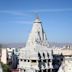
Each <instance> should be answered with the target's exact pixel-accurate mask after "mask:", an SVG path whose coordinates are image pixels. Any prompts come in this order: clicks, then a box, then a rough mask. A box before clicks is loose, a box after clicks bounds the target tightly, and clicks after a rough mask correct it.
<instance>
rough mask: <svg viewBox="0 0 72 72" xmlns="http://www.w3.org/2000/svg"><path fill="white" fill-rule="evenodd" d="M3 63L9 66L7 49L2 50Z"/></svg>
mask: <svg viewBox="0 0 72 72" xmlns="http://www.w3.org/2000/svg"><path fill="white" fill-rule="evenodd" d="M1 62H3V63H4V64H7V50H6V48H1Z"/></svg>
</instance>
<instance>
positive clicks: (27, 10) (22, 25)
mask: <svg viewBox="0 0 72 72" xmlns="http://www.w3.org/2000/svg"><path fill="white" fill-rule="evenodd" d="M37 14H38V15H39V16H40V19H41V21H42V25H43V28H44V30H45V32H46V35H47V38H48V41H53V42H72V0H0V43H12V42H18V43H21V42H25V41H26V40H27V39H28V36H29V33H30V31H31V28H32V24H33V21H34V19H35V16H36V15H37Z"/></svg>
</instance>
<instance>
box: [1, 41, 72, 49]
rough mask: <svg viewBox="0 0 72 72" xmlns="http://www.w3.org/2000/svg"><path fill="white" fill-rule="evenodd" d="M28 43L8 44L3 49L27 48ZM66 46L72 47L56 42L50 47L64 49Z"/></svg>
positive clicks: (50, 44) (51, 43)
mask: <svg viewBox="0 0 72 72" xmlns="http://www.w3.org/2000/svg"><path fill="white" fill-rule="evenodd" d="M25 45H26V43H8V44H2V48H8V47H9V48H10V47H11V48H21V47H25ZM65 45H71V46H72V43H56V42H49V47H53V46H55V47H63V46H65Z"/></svg>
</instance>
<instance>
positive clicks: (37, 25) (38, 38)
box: [27, 16, 48, 47]
mask: <svg viewBox="0 0 72 72" xmlns="http://www.w3.org/2000/svg"><path fill="white" fill-rule="evenodd" d="M35 44H40V45H46V46H47V45H48V43H47V37H46V34H45V32H44V30H43V26H42V22H41V20H40V18H39V17H38V16H37V17H36V19H35V21H34V22H33V27H32V31H31V33H30V35H29V38H28V42H27V46H29V47H30V46H32V45H35Z"/></svg>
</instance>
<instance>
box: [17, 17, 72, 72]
mask: <svg viewBox="0 0 72 72" xmlns="http://www.w3.org/2000/svg"><path fill="white" fill-rule="evenodd" d="M18 68H19V72H72V49H70V48H66V47H64V48H57V47H56V48H55V47H52V48H50V47H49V44H48V41H47V37H46V34H45V32H44V30H43V26H42V22H41V21H40V19H39V17H37V18H36V19H35V21H34V23H33V28H32V31H31V33H30V34H29V38H28V41H27V43H26V46H25V48H22V49H20V51H19V65H18Z"/></svg>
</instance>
